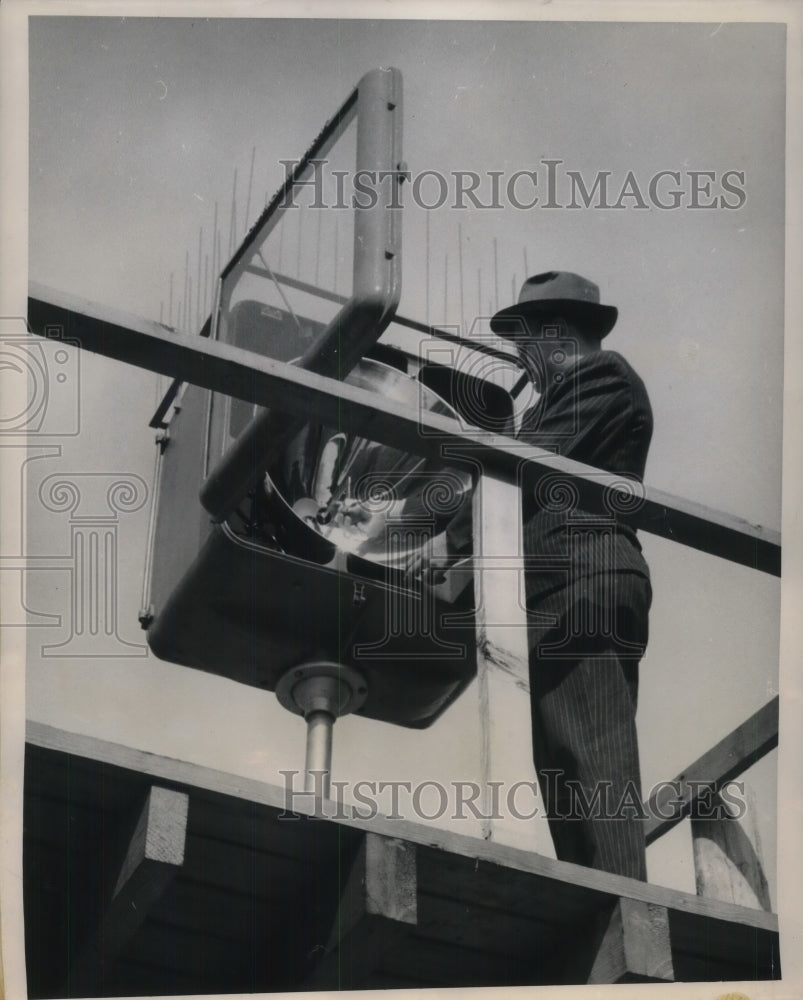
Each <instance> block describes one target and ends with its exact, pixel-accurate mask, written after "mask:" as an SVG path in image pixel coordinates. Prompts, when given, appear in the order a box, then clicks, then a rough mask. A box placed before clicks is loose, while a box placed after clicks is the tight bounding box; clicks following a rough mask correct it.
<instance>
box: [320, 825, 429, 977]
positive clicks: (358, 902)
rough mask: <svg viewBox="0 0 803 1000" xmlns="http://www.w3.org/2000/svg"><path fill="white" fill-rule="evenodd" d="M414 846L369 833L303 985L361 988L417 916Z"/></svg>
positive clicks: (416, 919)
mask: <svg viewBox="0 0 803 1000" xmlns="http://www.w3.org/2000/svg"><path fill="white" fill-rule="evenodd" d="M417 892H418V876H417V868H416V849H415V845H414V844H411V843H409V842H407V841H404V840H398V839H396V838H392V837H382V836H378V835H377V834H374V833H367V834H366V835H365V837H364V838H363V841H362V843H361V844H360V849H359V852H358V854H357V859H356V861H355V862H354V865H353V866H352V869H351V872H350V873H349V876H348V879H347V881H346V885H345V888H344V890H343V895H342V896H341V899H340V906H339V907H338V911H337V916H336V917H335V921H334V923H333V925H332V931H331V933H330V935H329V941H328V943H327V945H326V954H325V956H324V958H323V960H322V961H321V964H320V965H319V966H318V968H317V969H316V970H315V972H314V973H313V974H312V976H311V978H310V979H309V980H308V981H307V983H306V984H305V986H304V988H305V989H336V990H348V989H358V988H359V987H360V986H362V985H364V984H365V983H366V981H367V980H368V979H369V978H370V976H371V975H372V974H374V973H375V972H378V971H379V970H380V968H381V964H382V959H383V957H384V956H385V955H386V954H387V953H388V951H389V950H390V949H391V948H393V947H394V946H396V945H397V944H398V943H399V941H400V940H401V939H402V938H403V937H405V936H406V935H407V934H408V933H409V932H410V931H411V930H412V929H413V928H415V926H416V924H417V921H418V905H417Z"/></svg>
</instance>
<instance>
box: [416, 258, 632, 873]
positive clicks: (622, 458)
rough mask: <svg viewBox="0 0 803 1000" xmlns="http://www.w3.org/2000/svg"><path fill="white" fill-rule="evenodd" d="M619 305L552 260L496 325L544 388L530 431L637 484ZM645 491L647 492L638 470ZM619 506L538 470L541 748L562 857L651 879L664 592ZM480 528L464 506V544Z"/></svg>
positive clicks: (535, 645) (532, 533)
mask: <svg viewBox="0 0 803 1000" xmlns="http://www.w3.org/2000/svg"><path fill="white" fill-rule="evenodd" d="M616 319H617V310H616V309H615V308H614V307H613V306H607V305H602V304H600V295H599V289H598V288H597V286H596V285H595V284H594V283H593V282H591V281H588V280H587V279H585V278H582V277H580V276H579V275H576V274H571V273H569V272H563V271H549V272H546V273H544V274H537V275H535V276H534V277H531V278H528V280H527V281H525V283H524V285H523V286H522V289H521V293H520V295H519V299H518V302H517V303H516V305H514V306H510V307H508V308H507V309H503V310H502V311H501V312H499V313H497V314H496V315H495V316H494V317H493V318H492V320H491V328H492V329H493V330H494V331H495V332H496V333H498V334H499V335H500V336H504V337H508V338H511V339H513V340H514V341H515V344H516V347H517V350H518V352H519V355H520V357H521V360H522V362H523V363H524V365H525V367H526V369H527V371H528V372H529V374H530V378H531V379H532V381H533V382H534V384H535V386H536V388H537V389H538V390H539V391H540V393H541V395H540V398H539V400H538V403H537V404H536V405H535V407H534V408H532V409H531V410H530V411H529V412H527V413H526V414H525V415H524V418H523V420H522V422H521V426H520V428H519V430H518V434H517V437H518V438H519V440H521V441H526V442H527V443H528V444H532V445H534V446H536V447H539V448H546V449H549V450H551V451H554V452H556V453H558V454H560V455H563V456H565V457H567V458H571V459H575V460H576V461H578V462H582V463H584V464H586V465H590V466H594V467H595V468H597V469H600V470H604V471H605V472H608V473H615V474H618V475H620V476H621V477H624V478H623V480H622V482H623V485H626V484H627V481H641V480H642V478H643V475H644V466H645V462H646V458H647V450H648V448H649V443H650V437H651V435H652V414H651V410H650V404H649V400H648V397H647V393H646V390H645V388H644V384H643V382H642V381H641V379H640V378H639V377H638V375H637V374H636V373H635V372H634V371H633V369H632V368H631V367H630V365H629V364H628V363H627V362H626V361H625V360H624V358H623V357H621V356H620V355H619V354H616V353H613V352H610V351H603V350H602V348H601V341H602V339H603V338H604V337H605V336H606V335H607V334H608V333H609V332H610V330H611V329H612V327H613V325H614V323H615V322H616ZM633 492H634V494H635V498H636V502H637V497H638V487H637V485H636V483H635V482H634V483H633ZM611 496H612V497H613V494H612V495H611ZM609 506H610V507H611V510H609V511H606V512H604V513H603V514H599V513H594V512H589V511H586V510H583V509H581V508H580V506H579V501H578V491H577V488H576V486H575V485H574V483H573V481H572V480H571V477H568V476H555V475H550V476H546V477H541V478H537V477H536V476H534V475H528V476H525V480H524V483H523V489H522V508H523V523H524V531H523V547H524V558H525V591H526V597H527V610H528V647H529V666H530V697H531V705H532V735H533V753H534V758H535V765H536V770H537V773H538V780H539V786H540V788H541V792H542V795H543V797H544V801H545V805H546V810H547V815H548V817H549V823H550V831H551V833H552V837H553V840H554V843H555V849H556V853H557V855H558V857H559V858H560V859H562V860H565V861H573V862H576V863H578V864H582V865H587V866H590V867H594V868H599V869H603V870H605V871H611V872H616V873H618V874H622V875H629V876H631V877H633V878H638V879H646V858H645V843H644V834H643V829H642V817H641V816H640V810H641V800H640V775H639V759H638V746H637V742H636V727H635V713H636V693H637V687H638V663H639V659H640V657H641V655H642V654H643V651H644V648H645V646H646V642H647V617H648V611H649V606H650V602H651V596H652V594H651V589H650V579H649V570H648V568H647V564H646V562H645V561H644V558H643V556H642V554H641V547H640V545H639V543H638V540H637V538H636V533H635V531H634V530H633V529H632V528H630V527H629V526H627V525H624V524H617V523H616V521H615V520H614V516H613V515H614V513H615V506H616V504H615V502H614V501H613V499H612V502H611V503H610V504H609ZM470 530H471V529H470V512H467V511H466V510H462V511H461V512H460V513H459V514H458V515H457V517H456V518H455V520H454V522H453V524H452V525H451V526H450V529H449V531H448V535H449V542H450V545H449V547H450V549H451V550H452V551H455V550H457V551H459V550H460V549H461V548H464V547H465V542H466V536H468V538H470ZM432 555H433V557H437V555H438V553H435V552H433V553H432Z"/></svg>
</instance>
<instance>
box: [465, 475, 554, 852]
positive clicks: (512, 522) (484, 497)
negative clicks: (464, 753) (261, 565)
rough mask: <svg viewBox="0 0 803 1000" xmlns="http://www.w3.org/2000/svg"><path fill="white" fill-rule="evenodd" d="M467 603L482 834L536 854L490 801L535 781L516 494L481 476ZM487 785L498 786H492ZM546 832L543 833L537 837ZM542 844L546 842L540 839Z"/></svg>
mask: <svg viewBox="0 0 803 1000" xmlns="http://www.w3.org/2000/svg"><path fill="white" fill-rule="evenodd" d="M473 515H474V530H473V537H474V544H475V553H474V560H473V562H474V596H475V601H474V603H475V605H476V615H475V619H476V642H477V697H478V700H479V730H480V768H481V770H480V781H481V786H482V788H483V789H484V790H485V801H483V802H482V803H481V815H482V816H483V817H484V819H483V820H482V835H483V837H484V838H485V839H486V840H494V841H499V842H500V843H507V844H511V845H512V846H514V847H521V848H524V849H529V850H535V849H537V846H536V845H537V844H538V832H539V827H540V828H541V830H542V831H543V828H544V824H543V823H541V822H540V821H538V820H536V819H532V820H530V821H529V822H526V823H522V822H515V821H511V816H510V815H509V812H508V815H505V814H504V812H503V811H502V810H501V808H500V807H499V806H496V807H495V806H494V805H493V803H492V800H491V790H492V789H493V788H494V787H496V789H497V792H498V790H499V788H502V787H508V788H509V787H510V786H511V785H512V783H513V782H514V781H515V780H516V779H517V777H518V776H520V775H526V776H527V778H529V779H530V780H532V781H533V782H534V781H535V777H536V776H535V770H534V768H533V753H532V741H531V739H530V729H531V721H530V699H529V697H528V693H529V678H530V671H529V654H528V645H527V612H526V610H525V599H524V591H523V586H522V584H523V579H524V578H523V574H522V565H523V560H522V555H521V491H520V490H518V489H517V488H516V487H515V486H514V485H512V484H510V483H506V482H503V481H502V480H499V479H494V478H492V477H491V476H480V478H479V482H478V483H477V486H476V489H475V490H474V511H473ZM494 783H498V784H496V785H494ZM544 832H545V831H544ZM547 839H548V835H547Z"/></svg>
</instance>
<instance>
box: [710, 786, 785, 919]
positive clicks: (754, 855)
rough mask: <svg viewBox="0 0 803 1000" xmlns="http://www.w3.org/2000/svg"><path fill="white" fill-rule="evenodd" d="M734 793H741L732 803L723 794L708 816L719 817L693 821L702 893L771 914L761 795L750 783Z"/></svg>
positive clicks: (732, 798)
mask: <svg viewBox="0 0 803 1000" xmlns="http://www.w3.org/2000/svg"><path fill="white" fill-rule="evenodd" d="M731 791H732V793H734V792H737V791H738V793H739V794H738V796H736V795H734V794H731V795H730V796H729V798H730V799H731V801H727V800H726V799H725V798H723V796H722V794H720V793H718V794H716V795H715V796H714V797H713V799H712V802H711V805H710V808H709V809H707V812H711V813H713V814H715V815H712V816H711V818H701V819H692V821H691V833H692V844H693V848H694V873H695V878H696V882H697V894H698V895H699V896H706V897H707V898H708V899H719V900H722V901H723V902H726V903H737V904H739V905H740V906H749V907H752V908H754V909H762V910H768V911H769V910H771V909H772V906H771V903H770V893H769V886H768V885H767V878H766V876H765V874H764V865H763V860H762V856H761V841H760V838H759V834H758V824H757V823H756V808H755V795H754V793H753V790H752V788H750V786H749V785H745V783H744V782H739V784H738V787H737V786H736V785H734V786H733V788H732V790H731Z"/></svg>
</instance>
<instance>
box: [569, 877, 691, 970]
mask: <svg viewBox="0 0 803 1000" xmlns="http://www.w3.org/2000/svg"><path fill="white" fill-rule="evenodd" d="M589 942H590V945H591V948H590V951H591V970H590V972H589V973H588V982H589V983H636V982H642V983H643V982H672V981H674V978H675V976H674V971H673V965H672V949H671V944H670V939H669V915H668V912H667V909H666V907H665V906H658V905H656V904H654V903H646V902H643V901H642V900H637V899H629V898H627V897H622V898H620V899H619V900H618V902H617V903H616V905H615V906H614V908H613V910H610V911H608V913H606V914H605V916H603V917H600V918H599V919H598V920H597V921H596V925H595V928H594V932H592V935H591V937H590V938H589Z"/></svg>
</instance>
